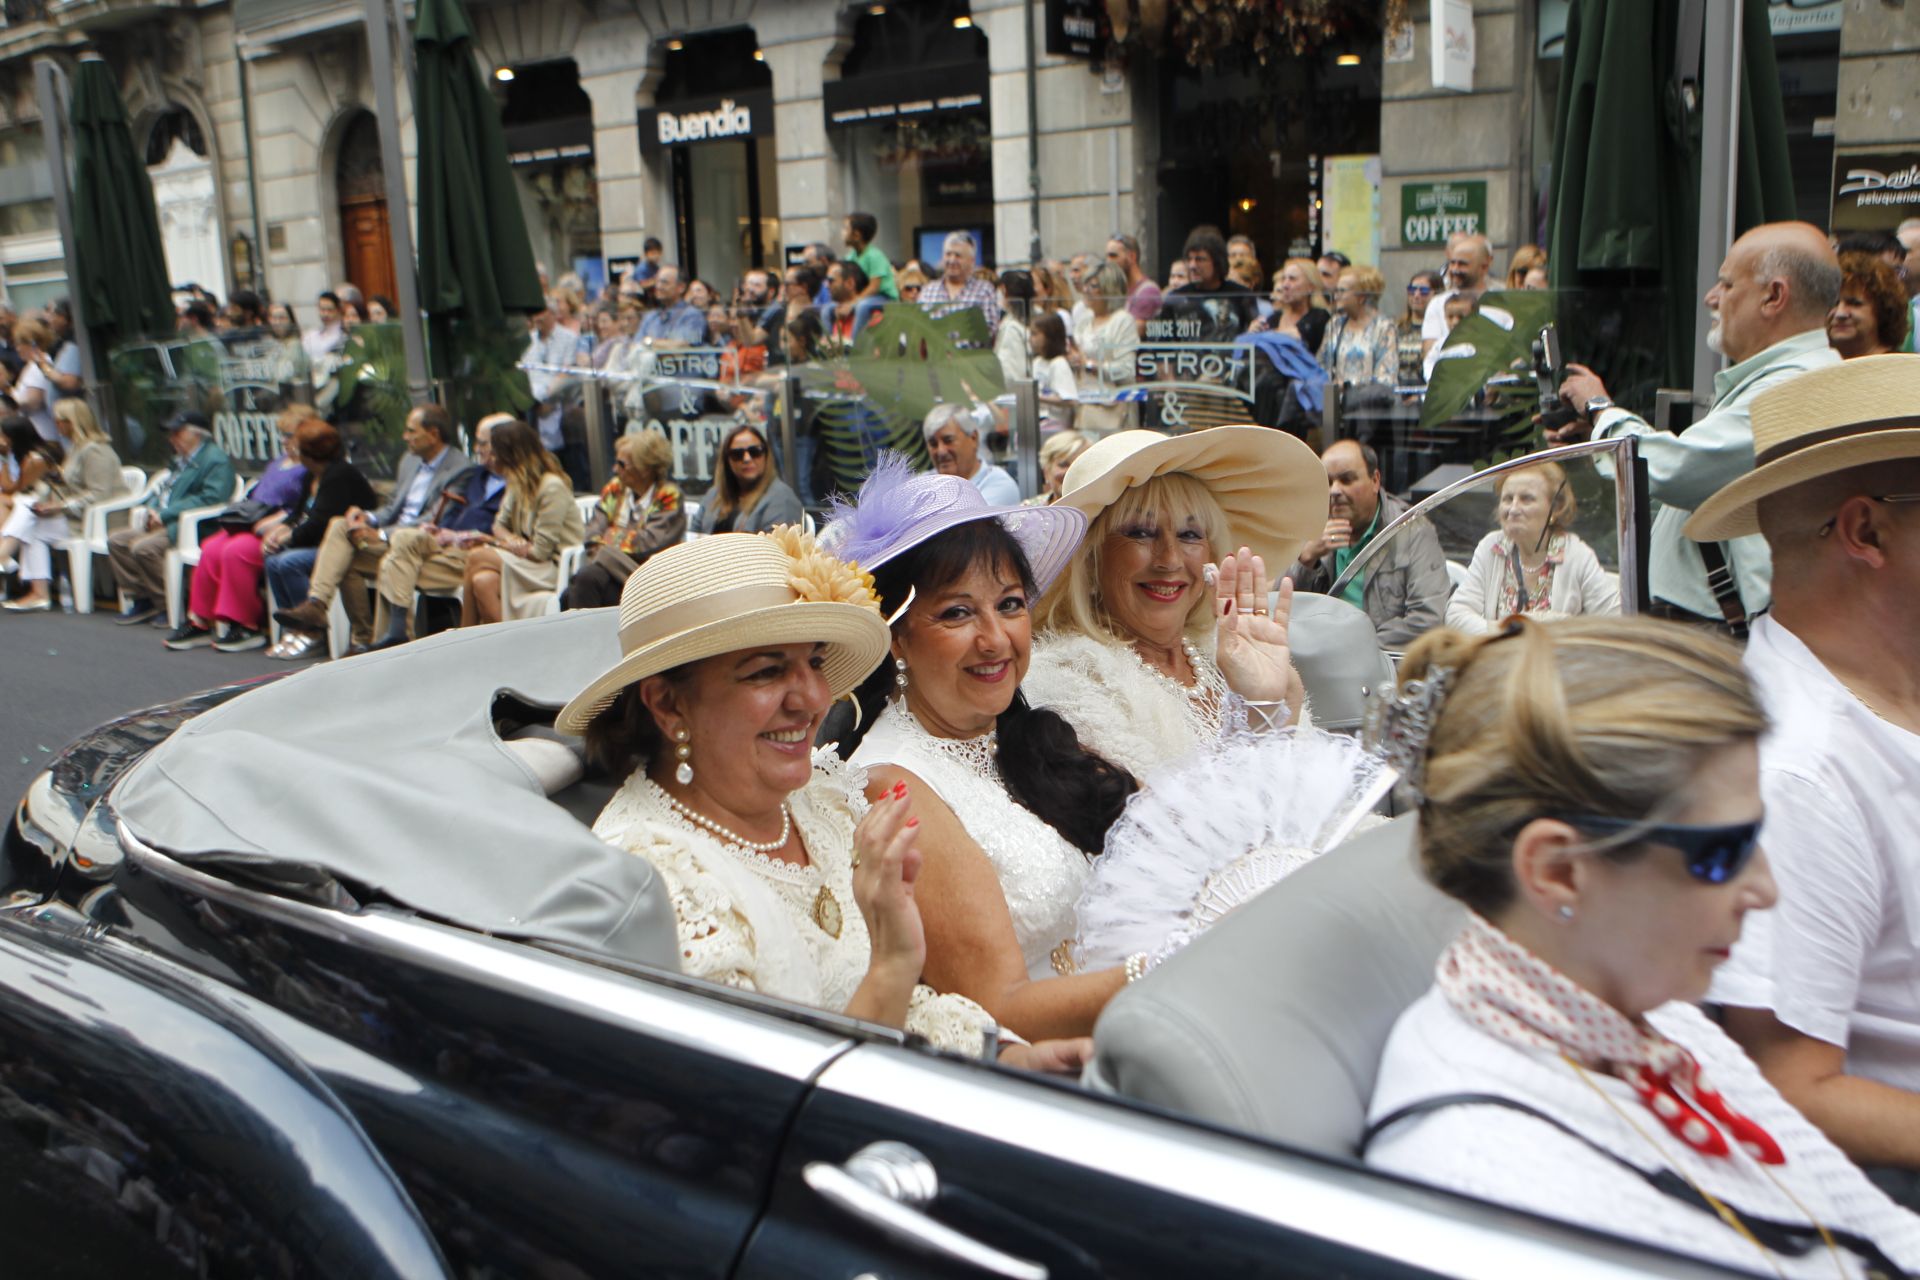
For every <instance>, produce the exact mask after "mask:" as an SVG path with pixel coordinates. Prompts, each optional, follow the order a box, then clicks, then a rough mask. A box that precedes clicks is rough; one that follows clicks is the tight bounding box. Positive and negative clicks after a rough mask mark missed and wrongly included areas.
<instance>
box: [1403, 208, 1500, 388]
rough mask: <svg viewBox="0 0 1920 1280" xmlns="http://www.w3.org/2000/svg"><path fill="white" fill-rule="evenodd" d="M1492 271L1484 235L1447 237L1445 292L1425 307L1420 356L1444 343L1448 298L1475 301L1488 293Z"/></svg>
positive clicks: (1491, 259)
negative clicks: (1489, 274)
mask: <svg viewBox="0 0 1920 1280" xmlns="http://www.w3.org/2000/svg"><path fill="white" fill-rule="evenodd" d="M1492 269H1493V246H1492V245H1491V244H1488V243H1487V238H1486V237H1485V236H1483V235H1475V234H1473V233H1471V232H1466V231H1456V232H1455V233H1454V234H1452V235H1450V236H1448V237H1447V285H1448V288H1447V291H1446V292H1445V293H1443V294H1441V295H1440V296H1439V297H1437V298H1435V299H1434V300H1433V302H1432V304H1431V305H1430V306H1428V307H1427V315H1426V319H1424V320H1422V321H1421V322H1420V355H1421V358H1423V359H1424V358H1425V357H1426V355H1427V353H1428V352H1430V351H1432V350H1433V349H1434V348H1435V347H1436V346H1438V345H1440V344H1441V343H1443V342H1445V341H1446V340H1447V299H1448V298H1456V297H1457V298H1468V299H1471V300H1472V301H1474V302H1478V301H1479V300H1480V295H1481V294H1483V293H1485V292H1486V291H1487V284H1488V279H1487V273H1488V272H1489V271H1491V270H1492Z"/></svg>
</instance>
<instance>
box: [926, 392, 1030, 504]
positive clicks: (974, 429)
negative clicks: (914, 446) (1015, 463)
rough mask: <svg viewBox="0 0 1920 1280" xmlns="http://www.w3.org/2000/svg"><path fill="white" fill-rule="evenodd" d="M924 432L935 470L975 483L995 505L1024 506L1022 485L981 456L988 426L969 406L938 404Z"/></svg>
mask: <svg viewBox="0 0 1920 1280" xmlns="http://www.w3.org/2000/svg"><path fill="white" fill-rule="evenodd" d="M920 429H921V431H922V432H923V433H924V434H925V435H926V438H927V451H928V452H929V453H931V454H932V455H933V469H934V470H935V471H938V472H939V473H940V474H941V475H943V476H959V477H960V478H961V479H963V480H971V481H973V484H974V487H975V488H977V489H979V490H980V492H981V493H983V494H985V495H986V499H987V502H988V504H989V505H991V506H996V507H1014V506H1018V505H1020V486H1019V485H1018V484H1017V483H1015V482H1014V479H1013V477H1012V476H1010V475H1008V474H1007V473H1006V472H1005V471H1004V470H1002V469H1001V468H999V467H996V466H994V465H993V464H992V463H991V462H988V461H987V460H986V459H985V458H983V457H981V456H980V437H981V434H982V432H983V431H984V430H985V424H984V423H982V422H981V421H980V420H979V418H977V417H976V416H975V415H974V414H973V413H971V412H969V411H968V409H967V406H965V405H962V404H937V405H935V406H933V410H932V411H931V412H930V413H928V414H927V420H926V421H925V422H924V423H922V424H921V427H920Z"/></svg>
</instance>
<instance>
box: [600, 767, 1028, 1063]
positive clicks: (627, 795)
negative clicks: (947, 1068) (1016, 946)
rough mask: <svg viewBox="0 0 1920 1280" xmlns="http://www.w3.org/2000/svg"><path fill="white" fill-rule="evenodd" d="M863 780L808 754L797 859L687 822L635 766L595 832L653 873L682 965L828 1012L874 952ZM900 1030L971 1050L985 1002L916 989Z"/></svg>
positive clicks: (797, 798) (977, 1042) (975, 1051)
mask: <svg viewBox="0 0 1920 1280" xmlns="http://www.w3.org/2000/svg"><path fill="white" fill-rule="evenodd" d="M863 785H864V784H863V782H862V780H861V779H860V777H859V776H858V774H857V773H853V772H851V771H849V770H848V769H847V768H846V766H844V765H841V764H840V763H839V762H838V761H833V760H830V758H827V757H823V756H822V755H821V754H819V753H816V754H815V757H814V775H813V780H812V781H811V782H809V783H808V784H807V785H806V786H805V787H803V788H801V789H800V790H798V791H796V792H794V793H793V794H792V795H791V796H789V797H788V808H789V809H790V810H791V811H792V813H793V824H794V827H795V828H796V829H797V830H798V831H799V833H800V838H801V841H802V842H803V843H804V844H805V845H806V849H807V856H808V858H809V859H810V862H809V864H808V865H807V866H804V867H801V866H795V865H794V864H793V863H790V862H785V861H782V860H780V859H777V858H770V857H768V856H767V855H765V854H762V853H755V852H752V851H749V850H746V849H742V848H740V847H739V846H737V845H733V844H728V843H726V842H724V841H722V840H721V839H720V837H718V836H716V835H714V834H713V833H711V832H708V831H705V830H702V829H701V828H699V827H697V826H695V825H694V824H692V823H691V822H689V821H687V820H686V819H685V818H682V817H681V816H680V815H678V814H676V813H675V812H674V811H673V806H672V805H671V803H670V802H669V800H668V797H667V793H666V792H665V791H662V790H661V789H660V787H659V786H658V785H656V784H655V783H654V782H653V781H652V780H651V779H649V778H648V777H647V776H646V773H645V771H644V770H640V771H636V772H635V773H634V775H633V776H632V777H630V778H628V779H627V781H626V783H625V784H624V785H623V786H621V788H620V790H618V791H617V792H615V793H614V796H613V799H611V800H609V801H608V802H607V807H606V808H605V809H602V810H601V811H600V816H599V818H597V819H596V820H595V821H594V824H593V831H594V834H595V835H597V836H599V837H600V838H601V839H602V840H605V841H606V842H607V843H608V844H611V845H614V846H616V847H618V848H622V849H625V850H626V851H627V852H629V853H634V854H638V855H640V856H641V857H643V858H645V859H646V860H647V861H649V862H651V863H652V864H653V865H654V868H655V870H657V871H658V872H659V873H660V877H661V880H662V881H663V883H664V884H665V886H666V889H667V891H668V894H669V896H670V897H671V900H672V902H673V915H674V922H675V924H676V925H677V926H678V928H679V934H680V971H681V972H682V973H686V974H689V975H692V976H694V977H699V978H707V979H710V980H712V981H714V982H723V983H726V984H727V985H728V986H731V987H738V988H740V989H742V990H744V991H758V992H761V993H763V994H765V995H771V996H778V997H780V998H781V999H785V1000H792V1001H794V1002H795V1003H798V1004H807V1005H813V1006H814V1007H816V1008H822V1009H832V1010H836V1011H837V1010H842V1009H845V1008H846V1007H847V1002H848V1001H849V1000H851V999H852V998H853V995H854V992H855V991H857V990H858V989H859V987H860V982H861V980H862V979H863V978H865V977H866V973H867V966H868V964H869V962H870V961H871V959H872V944H871V942H870V940H869V938H868V935H867V924H866V921H865V920H864V919H863V918H862V917H861V915H860V911H859V908H858V907H857V906H855V904H854V900H853V828H854V825H855V824H856V823H857V822H858V821H859V819H860V817H861V815H863V814H864V813H865V812H866V807H867V802H866V798H865V796H864V795H863V794H862V787H863ZM836 929H837V932H836ZM907 1030H909V1031H912V1032H915V1033H917V1034H919V1035H923V1036H925V1037H926V1038H927V1039H928V1040H930V1041H932V1042H933V1043H934V1044H935V1045H937V1046H938V1047H940V1048H942V1049H948V1050H951V1051H953V1052H956V1053H964V1054H967V1055H969V1056H974V1057H978V1056H979V1055H980V1054H981V1052H982V1051H983V1047H984V1045H985V1043H986V1038H988V1037H991V1036H993V1035H995V1034H996V1027H995V1024H994V1021H993V1018H992V1016H991V1015H989V1014H988V1013H987V1011H986V1010H985V1009H982V1008H981V1007H980V1006H979V1005H977V1004H975V1003H974V1002H973V1001H971V1000H968V999H967V998H966V997H964V996H958V995H941V994H938V993H936V992H935V991H934V990H933V989H932V988H930V987H926V986H920V987H916V988H915V989H914V993H913V999H912V1003H911V1005H910V1007H909V1009H908V1013H907Z"/></svg>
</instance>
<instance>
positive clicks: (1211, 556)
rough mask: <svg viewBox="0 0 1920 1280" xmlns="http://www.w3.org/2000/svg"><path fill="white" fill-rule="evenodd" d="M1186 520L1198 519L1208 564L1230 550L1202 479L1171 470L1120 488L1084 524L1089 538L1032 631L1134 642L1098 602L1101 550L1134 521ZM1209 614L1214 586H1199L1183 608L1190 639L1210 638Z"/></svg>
mask: <svg viewBox="0 0 1920 1280" xmlns="http://www.w3.org/2000/svg"><path fill="white" fill-rule="evenodd" d="M1189 518H1197V519H1198V521H1199V524H1200V531H1201V533H1202V534H1204V535H1205V536H1206V539H1207V560H1208V561H1209V562H1213V561H1217V560H1218V559H1219V558H1220V557H1221V556H1223V555H1225V554H1227V552H1229V551H1231V550H1233V527H1232V526H1231V525H1230V524H1229V523H1228V522H1227V513H1226V512H1225V511H1224V510H1222V509H1221V506H1220V503H1219V501H1218V500H1217V499H1215V498H1214V496H1213V491H1212V490H1211V489H1209V488H1207V485H1206V482H1205V481H1203V480H1200V479H1198V478H1196V477H1194V476H1191V475H1188V474H1187V473H1186V472H1184V471H1173V472H1168V473H1167V474H1165V475H1158V476H1154V477H1153V478H1152V479H1151V480H1148V481H1147V482H1146V483H1145V484H1142V485H1135V486H1132V487H1130V488H1128V489H1125V490H1123V491H1122V492H1121V494H1120V496H1119V497H1118V498H1115V499H1114V500H1113V504H1112V505H1111V506H1109V507H1107V508H1106V510H1104V511H1102V512H1101V513H1100V514H1099V515H1097V516H1095V517H1094V518H1093V522H1092V523H1091V524H1089V525H1088V526H1087V536H1086V537H1084V538H1082V539H1081V540H1080V549H1079V550H1078V551H1076V552H1075V553H1074V556H1073V560H1072V562H1071V563H1070V564H1068V566H1067V571H1066V572H1065V573H1063V574H1061V575H1060V579H1059V581H1058V582H1056V583H1054V586H1053V590H1051V591H1049V592H1047V594H1046V598H1045V599H1043V600H1041V601H1040V608H1039V610H1038V611H1037V613H1036V616H1035V618H1034V623H1035V629H1036V630H1053V631H1058V632H1062V633H1065V634H1075V633H1077V634H1080V635H1087V636H1092V637H1094V638H1095V639H1096V640H1102V641H1105V642H1107V643H1109V644H1131V643H1133V639H1134V637H1133V636H1132V635H1130V634H1128V633H1127V632H1126V631H1124V630H1123V629H1122V628H1121V627H1120V625H1119V624H1118V623H1117V622H1115V621H1114V618H1113V615H1112V614H1111V613H1109V612H1108V611H1107V609H1106V607H1105V605H1104V603H1103V602H1102V601H1101V599H1100V562H1101V548H1102V547H1104V546H1105V545H1106V541H1107V538H1108V536H1109V535H1110V534H1113V533H1116V532H1118V531H1120V530H1122V529H1126V528H1128V527H1130V526H1131V525H1133V524H1134V523H1135V522H1136V521H1139V520H1143V519H1145V520H1151V521H1154V522H1156V523H1163V522H1172V523H1175V524H1179V525H1184V524H1185V523H1186V522H1187V520H1188V519H1189ZM1213 614H1214V593H1213V588H1212V587H1209V586H1207V585H1206V584H1205V583H1202V584H1201V589H1200V590H1198V591H1196V592H1194V595H1193V605H1192V607H1191V608H1189V609H1188V610H1187V622H1186V633H1187V635H1188V637H1189V638H1191V639H1193V640H1196V641H1197V640H1203V639H1205V638H1207V637H1208V636H1209V635H1211V634H1212V632H1213V625H1214V624H1213Z"/></svg>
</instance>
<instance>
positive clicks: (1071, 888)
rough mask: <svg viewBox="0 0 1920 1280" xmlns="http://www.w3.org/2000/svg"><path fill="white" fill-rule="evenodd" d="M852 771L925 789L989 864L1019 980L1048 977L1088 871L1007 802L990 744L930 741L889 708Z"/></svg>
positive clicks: (1068, 934)
mask: <svg viewBox="0 0 1920 1280" xmlns="http://www.w3.org/2000/svg"><path fill="white" fill-rule="evenodd" d="M852 763H853V764H855V765H857V766H859V767H861V768H863V769H872V768H875V767H876V766H879V765H883V764H890V765H894V766H897V767H898V768H901V769H905V770H907V771H908V772H909V773H911V774H913V776H914V777H916V778H919V779H920V780H921V781H922V782H924V783H926V784H927V785H928V786H929V787H931V788H933V791H934V794H936V795H938V796H939V797H940V799H941V800H942V801H943V802H944V803H945V804H946V806H947V808H949V809H951V810H953V814H954V816H955V817H956V818H958V819H960V822H961V825H963V826H965V827H966V829H967V834H968V835H969V836H972V837H973V842H974V843H975V844H977V845H979V846H980V849H981V852H983V853H985V854H986V855H987V859H988V860H989V861H990V862H992V863H993V870H994V873H995V874H996V875H998V876H999V878H1000V892H1001V893H1002V894H1004V895H1005V896H1006V899H1007V912H1008V914H1009V915H1011V916H1012V917H1013V932H1014V936H1015V937H1016V938H1018V939H1019V941H1020V955H1021V957H1022V959H1024V960H1025V961H1026V964H1027V976H1029V977H1031V978H1034V979H1036V980H1037V979H1041V978H1050V977H1052V976H1053V973H1054V967H1053V962H1052V955H1053V951H1054V948H1055V947H1058V946H1060V945H1061V944H1062V943H1064V942H1066V941H1068V940H1069V939H1070V938H1072V937H1073V934H1074V927H1075V925H1074V911H1073V908H1074V903H1076V902H1078V901H1079V899H1080V893H1081V890H1082V889H1083V888H1084V887H1085V885H1086V882H1087V872H1088V867H1089V863H1088V861H1087V856H1086V855H1085V854H1084V853H1082V852H1080V850H1079V849H1077V848H1075V847H1074V846H1073V845H1072V844H1070V843H1068V841H1067V839H1066V838H1065V837H1064V836H1062V835H1061V834H1060V833H1059V832H1058V831H1055V830H1054V829H1053V828H1052V827H1050V826H1048V825H1047V824H1046V823H1045V822H1043V821H1042V820H1041V819H1040V817H1039V815H1038V814H1036V813H1034V812H1033V811H1032V810H1031V809H1028V808H1026V807H1025V806H1023V805H1020V804H1018V803H1016V802H1015V801H1014V799H1013V797H1012V796H1010V795H1008V794H1007V788H1006V784H1005V783H1004V782H1002V781H1001V779H1000V771H999V766H998V765H997V763H996V762H995V758H994V755H993V745H992V739H991V737H990V736H983V737H979V738H973V739H969V740H967V741H964V742H962V741H956V740H953V739H949V738H936V737H934V736H933V735H932V734H930V733H928V732H927V731H926V730H925V729H924V728H922V727H921V725H920V722H919V720H917V719H915V718H914V716H913V713H912V712H910V711H908V710H906V709H905V708H904V707H903V706H901V705H900V704H899V703H897V702H896V703H894V704H893V705H891V706H889V707H888V708H887V709H886V710H885V711H883V712H881V713H880V718H879V719H877V720H875V721H874V723H873V727H872V728H871V729H869V730H868V731H867V736H866V737H865V738H863V739H862V740H861V742H860V746H859V748H858V749H857V750H855V751H854V753H853V761H852Z"/></svg>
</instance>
